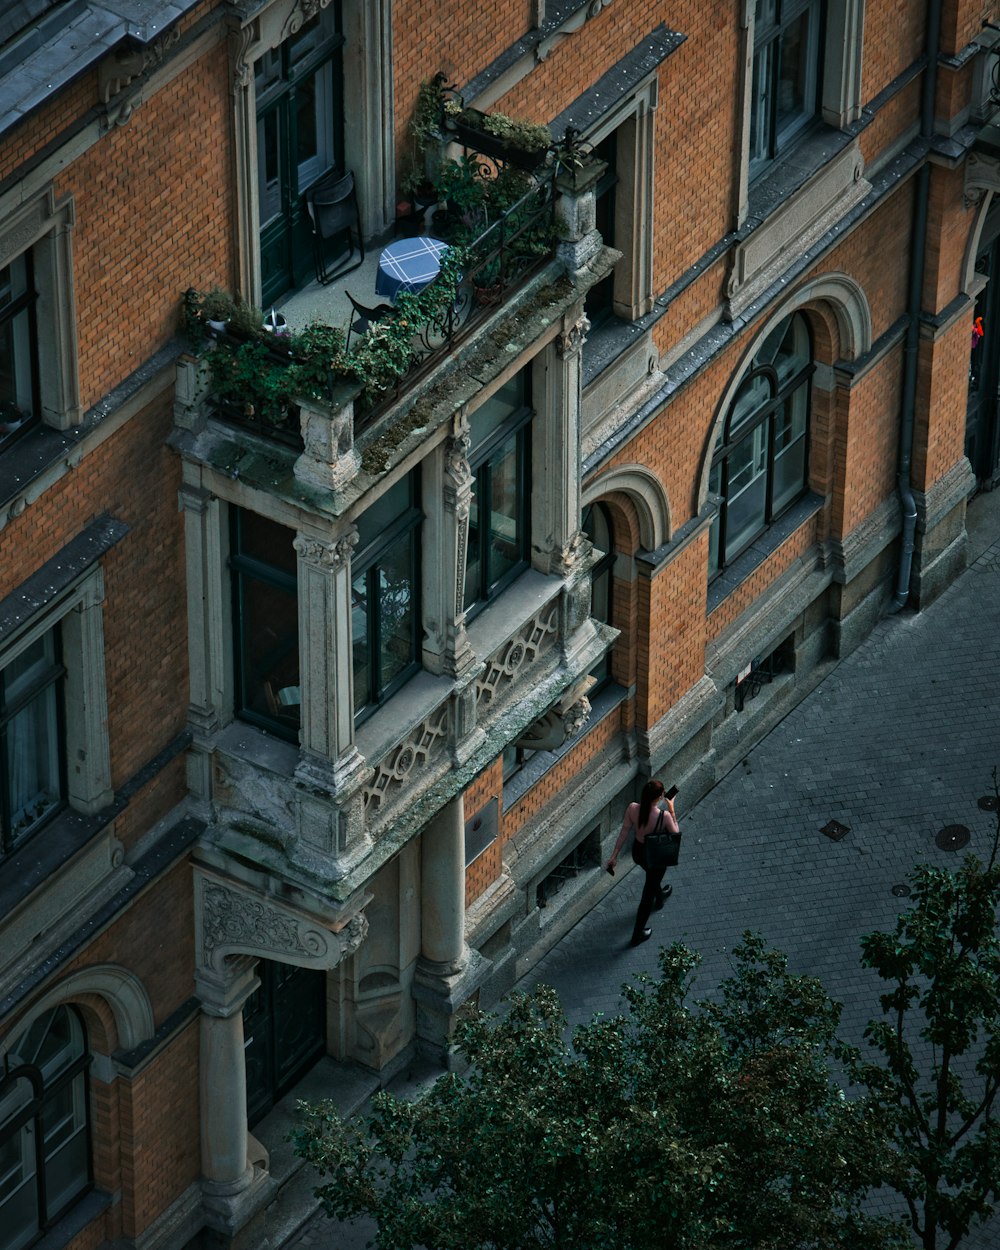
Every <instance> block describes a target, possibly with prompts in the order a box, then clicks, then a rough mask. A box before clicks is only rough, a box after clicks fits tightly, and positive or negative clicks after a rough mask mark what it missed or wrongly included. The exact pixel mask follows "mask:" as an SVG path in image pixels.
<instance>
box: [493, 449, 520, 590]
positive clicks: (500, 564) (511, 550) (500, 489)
mask: <svg viewBox="0 0 1000 1250" xmlns="http://www.w3.org/2000/svg"><path fill="white" fill-rule="evenodd" d="M520 479H521V474H520V456H519V455H518V435H516V434H515V435H514V436H513V437H512V438H510V439H508V440H507V442H506V443H504V444H503V446H502V447H501V449H500V451H498V452H497V453H496V454H495V455H494V456H493V458H492V459H491V460H490V535H489V554H488V559H489V566H490V567H489V589H490V590H492V588H493V587H494V586H495V585H496V584H497V582H499V581H500V580H501V579H502V578H503V577H504V576H505V575H506V574H507V573H509V572H510V570H511V569H513V568H514V567H515V566H516V565H517V564H519V563H520V561H521V560H522V558H523V557H522V553H521V507H520V497H521V480H520Z"/></svg>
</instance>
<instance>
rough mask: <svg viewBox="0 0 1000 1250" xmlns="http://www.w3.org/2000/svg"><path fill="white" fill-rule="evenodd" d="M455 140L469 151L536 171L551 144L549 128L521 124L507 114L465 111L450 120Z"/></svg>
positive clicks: (536, 124) (525, 123) (539, 125)
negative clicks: (469, 149)
mask: <svg viewBox="0 0 1000 1250" xmlns="http://www.w3.org/2000/svg"><path fill="white" fill-rule="evenodd" d="M451 126H452V129H453V130H454V133H455V137H456V138H457V139H458V140H459V141H460V142H461V143H463V144H464V145H465V146H466V147H467V148H471V149H472V150H473V151H475V152H480V153H482V155H483V156H489V157H492V158H493V159H494V160H498V161H503V162H507V161H509V162H510V163H511V164H512V165H516V166H517V167H518V168H519V169H527V170H532V169H537V168H538V166H539V165H541V164H542V162H543V161H544V160H545V155H546V153H547V151H548V149H549V146H550V145H551V143H552V132H551V131H550V130H549V128H548V126H544V125H541V124H539V123H536V122H526V121H520V120H518V119H516V118H513V117H508V116H507V114H506V113H484V112H482V111H481V110H480V109H475V108H464V109H462V110H461V112H459V113H457V114H454V115H453V116H452V117H451Z"/></svg>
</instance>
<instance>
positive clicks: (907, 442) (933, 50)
mask: <svg viewBox="0 0 1000 1250" xmlns="http://www.w3.org/2000/svg"><path fill="white" fill-rule="evenodd" d="M940 42H941V0H929V4H928V8H927V68H926V70H925V71H924V82H923V93H922V95H921V102H920V137H921V138H922V139H924V140H926V141H927V142H928V143H929V142H930V140H931V139H932V138H933V136H934V97H935V95H936V93H937V58H938V48H939V45H940ZM930 181H931V170H930V163H929V161H928V160H927V158H926V157H925V158H924V163H923V164H922V165H921V167H920V170H919V172H918V173H917V182H916V199H917V203H916V208H915V211H914V217H913V234H912V235H911V236H910V289H909V299H908V307H907V316H908V322H907V327H906V347H905V349H904V356H903V397H902V408H901V413H900V425H899V474H898V482H899V500H900V504H901V505H902V509H903V533H902V538H901V543H900V552H899V576H898V580H897V582H896V594H895V597H894V598H893V600H892V603H890V605H889V610H890V612H898V611H899V610H900V609H901V608H905V607H906V603H907V600H908V599H909V597H910V572H911V569H912V567H913V547H914V542H913V536H914V534H915V532H916V528H917V505H916V501H915V500H914V498H913V485H912V482H911V479H910V469H911V465H912V461H913V424H914V419H915V411H914V409H915V406H916V395H917V355H918V351H919V347H920V305H921V303H922V296H923V286H924V259H925V256H926V251H927V205H928V199H929V195H930Z"/></svg>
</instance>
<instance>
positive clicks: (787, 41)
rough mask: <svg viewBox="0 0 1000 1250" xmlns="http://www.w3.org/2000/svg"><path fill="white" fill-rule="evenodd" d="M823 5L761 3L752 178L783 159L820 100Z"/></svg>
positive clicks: (817, 0)
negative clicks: (781, 156) (768, 165)
mask: <svg viewBox="0 0 1000 1250" xmlns="http://www.w3.org/2000/svg"><path fill="white" fill-rule="evenodd" d="M821 21H822V2H821V0H757V8H756V13H755V17H754V54H753V94H752V97H751V111H750V177H751V178H753V177H755V176H756V175H757V174H759V173H761V172H762V170H763V169H764V168H765V167H766V166H767V164H768V162H769V161H772V160H774V158H775V157H777V156H780V155H781V153H782V152H783V151H785V150H786V149H787V147H788V146H789V144H790V143H791V141H792V140H793V139H794V138H795V136H796V135H798V134H799V132H800V131H802V130H803V129H804V128H805V127H806V126H807V125H808V124H809V123H810V122H811V121H812V120H813V118H814V117H815V116H816V114H817V112H818V109H819V101H820V84H819V66H820V44H821V39H820V26H821Z"/></svg>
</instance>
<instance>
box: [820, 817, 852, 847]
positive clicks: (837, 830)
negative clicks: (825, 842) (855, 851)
mask: <svg viewBox="0 0 1000 1250" xmlns="http://www.w3.org/2000/svg"><path fill="white" fill-rule="evenodd" d="M850 832H851V831H850V829H849V828H848V827H847V825H842V824H841V823H840V821H839V820H828V821H827V822H826V824H825V825H824V826H823V828H822V829H821V830H820V833H825V834H826V836H827V837H828V838H829V839H830V840H831V841H832V842H839V841H840V839H841V838H845V837H846V836H847V835H848V834H849V833H850Z"/></svg>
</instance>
